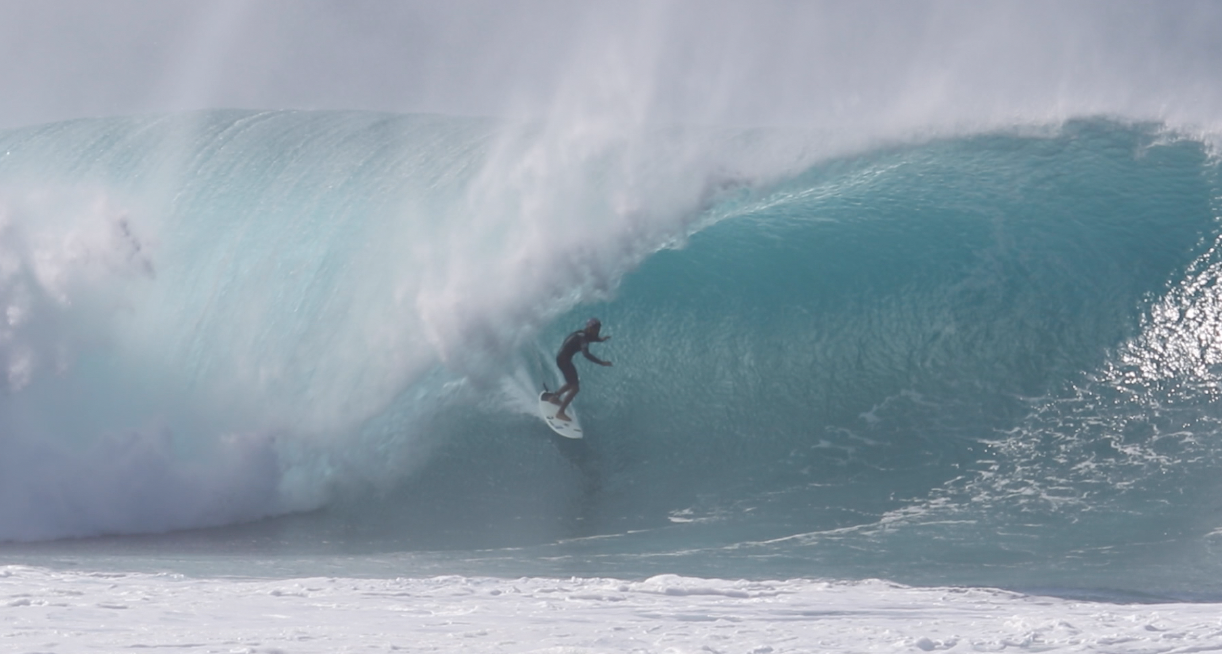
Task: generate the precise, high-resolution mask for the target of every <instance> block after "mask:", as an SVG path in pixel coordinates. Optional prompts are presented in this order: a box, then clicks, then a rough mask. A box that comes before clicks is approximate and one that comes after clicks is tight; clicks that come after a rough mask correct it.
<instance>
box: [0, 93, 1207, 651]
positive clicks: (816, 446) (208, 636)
mask: <svg viewBox="0 0 1222 654" xmlns="http://www.w3.org/2000/svg"><path fill="white" fill-rule="evenodd" d="M587 127H589V129H585V130H582V131H579V133H575V132H557V131H553V130H549V128H548V126H546V125H540V124H532V123H521V124H520V123H509V122H503V121H494V120H488V119H476V118H460V117H447V116H430V115H387V114H372V113H355V112H295V111H273V112H246V111H209V112H201V113H190V114H176V115H168V116H157V117H131V118H106V119H88V120H76V121H71V122H65V123H56V124H50V125H42V126H35V127H26V128H21V129H14V130H8V131H5V132H0V304H2V305H3V307H4V311H5V313H4V320H3V322H2V323H0V364H2V365H3V372H4V374H3V375H2V376H0V430H2V433H0V557H3V563H5V564H8V565H7V567H2V568H0V586H2V587H3V590H0V606H3V607H4V609H3V613H0V629H5V630H7V635H8V636H12V637H18V638H21V639H22V640H18V641H13V642H18V643H20V644H21V646H23V647H25V648H26V649H25V650H22V651H79V650H80V649H81V648H83V647H89V646H93V647H98V648H101V649H117V648H121V647H131V646H136V645H141V646H144V647H152V648H154V649H156V648H162V647H165V648H169V647H171V646H172V645H173V643H174V642H177V641H178V640H185V641H190V642H193V643H196V645H195V647H196V651H357V650H360V651H367V650H368V649H371V648H372V649H375V650H377V649H378V648H381V649H380V650H379V651H385V650H388V649H389V648H391V647H392V646H393V647H400V646H401V647H403V648H404V649H409V650H410V649H412V647H419V648H421V649H422V651H423V649H427V647H426V645H428V647H433V648H434V649H443V650H445V649H451V650H454V651H457V650H459V649H464V648H466V649H473V650H478V651H535V650H541V649H546V648H549V647H550V648H552V649H550V650H547V651H630V650H634V649H635V650H638V651H666V650H667V648H671V650H673V651H700V648H701V647H705V648H706V649H708V648H711V651H758V652H765V651H774V652H776V651H811V650H817V649H825V650H837V651H897V650H898V651H906V650H912V649H916V650H932V649H944V650H954V649H960V650H962V651H968V650H980V649H986V650H989V651H995V650H1000V649H1007V648H1018V649H1040V650H1047V649H1063V650H1072V651H1125V652H1127V651H1143V652H1144V651H1174V648H1175V647H1183V648H1192V647H1196V648H1202V647H1205V648H1207V647H1215V646H1218V645H1219V644H1220V643H1222V623H1219V622H1218V619H1217V618H1216V617H1214V616H1216V613H1217V611H1216V608H1217V603H1218V602H1222V581H1219V580H1220V579H1222V574H1220V573H1222V558H1220V557H1219V552H1218V548H1219V547H1222V503H1220V502H1219V499H1218V497H1219V490H1220V489H1219V486H1220V485H1222V481H1220V480H1219V477H1218V474H1217V470H1218V466H1219V464H1220V463H1222V461H1220V458H1222V414H1220V413H1219V411H1218V409H1217V408H1216V407H1217V405H1216V404H1215V400H1216V399H1217V397H1218V395H1219V393H1222V385H1220V382H1222V377H1220V375H1222V295H1220V294H1222V287H1220V285H1219V282H1220V281H1222V251H1219V239H1220V238H1222V226H1220V225H1219V217H1220V215H1222V214H1220V212H1222V177H1220V174H1219V173H1220V172H1222V171H1220V170H1219V163H1218V158H1217V154H1216V151H1215V149H1214V139H1213V137H1212V136H1211V135H1210V134H1201V133H1192V132H1188V131H1185V130H1182V129H1173V128H1171V127H1169V126H1167V125H1163V124H1158V123H1141V122H1126V121H1122V120H1118V119H1114V118H1094V117H1091V118H1080V119H1073V120H1066V121H1062V122H1057V123H1052V124H1016V125H1010V126H1000V127H993V128H989V129H987V130H986V129H977V130H969V131H962V132H947V133H941V134H934V135H926V136H923V137H921V138H913V139H909V140H902V141H886V142H882V141H879V142H862V143H855V144H852V145H851V147H850V146H849V145H845V144H843V143H839V144H838V145H837V146H836V147H835V148H832V147H829V146H828V144H829V143H838V142H837V141H835V139H834V138H831V137H830V136H829V135H828V134H823V133H819V132H818V131H801V130H793V129H780V128H778V129H730V128H716V129H714V128H700V127H690V126H689V127H656V128H648V129H639V130H634V131H627V132H624V131H619V130H606V131H600V130H599V129H597V127H598V126H593V127H590V126H587ZM625 134H628V136H625ZM590 316H598V317H599V318H601V319H602V322H603V325H604V333H605V334H608V335H610V336H611V337H612V339H611V340H610V341H608V342H606V343H603V344H599V345H596V346H594V350H595V352H596V353H597V354H598V355H599V356H600V357H602V358H606V359H610V360H611V361H613V362H614V366H613V367H611V368H601V367H597V366H594V365H592V364H588V362H584V361H582V360H580V359H578V361H577V365H578V368H579V370H580V372H581V374H582V392H581V394H580V395H579V396H578V399H577V400H576V402H575V404H574V406H575V407H576V410H577V412H578V414H579V416H580V418H581V421H582V423H583V426H584V428H585V432H586V435H587V437H586V438H585V439H584V440H582V441H563V440H561V439H558V438H557V437H555V436H554V435H553V434H552V433H551V432H550V430H548V429H547V427H546V426H545V425H544V424H543V423H542V421H540V420H539V419H538V418H537V417H536V416H534V415H533V406H534V397H535V395H536V394H537V392H538V390H539V389H540V388H541V387H542V385H543V384H555V383H556V376H557V375H556V371H555V369H554V365H553V364H552V357H553V355H554V352H555V349H556V348H557V347H558V345H559V343H560V341H561V340H562V339H563V338H564V336H565V335H566V334H567V333H568V332H570V331H572V330H574V329H577V328H578V327H580V326H581V325H582V324H584V322H585V320H586V319H587V318H588V317H590ZM286 589H287V590H286ZM294 598H295V599H294ZM489 598H496V599H495V601H493V600H492V599H489ZM286 602H298V604H297V605H296V608H293V607H292V606H290V604H286ZM325 606H329V607H331V608H332V609H334V611H335V612H333V613H321V614H319V615H317V616H315V617H309V616H311V615H313V614H312V613H311V612H312V611H316V610H321V609H320V608H319V607H325ZM120 609H125V610H127V612H126V613H125V614H124V615H127V616H135V619H134V624H135V625H136V626H134V627H133V626H130V624H129V626H128V627H115V628H114V629H110V630H107V629H105V628H102V629H101V630H100V631H99V630H93V629H92V628H87V627H85V626H84V625H87V624H92V623H93V622H96V621H99V620H100V621H102V622H106V620H105V619H103V618H104V617H105V616H107V615H110V614H111V613H113V612H114V611H116V610H120ZM534 611H543V613H542V614H540V615H539V616H536V615H535V614H534V613H533V612H534ZM285 612H287V613H286V615H288V616H289V618H292V619H293V620H295V621H296V622H297V623H298V625H299V628H298V631H297V632H291V630H288V629H287V628H286V629H283V630H281V629H276V630H273V629H272V628H271V627H269V626H268V623H267V622H266V621H265V620H264V618H260V617H258V616H267V615H272V614H275V615H281V614H282V613H285ZM413 612H415V613H413ZM544 614H546V615H548V616H550V618H548V619H544V618H542V617H540V616H541V615H544ZM184 615H195V616H197V617H199V616H212V618H215V619H216V620H217V621H219V622H217V624H218V625H223V628H219V627H218V628H217V629H215V630H213V629H211V628H209V629H204V628H201V627H199V623H198V622H189V621H186V619H185V618H183V616H184ZM459 615H463V616H466V618H464V619H457V618H454V616H459ZM218 616H219V617H218ZM328 616H329V617H328ZM362 616H363V617H362ZM388 616H394V617H395V619H400V620H405V622H400V623H398V626H397V627H390V626H386V625H388V624H394V623H393V622H381V621H385V620H390V617H388ZM412 616H415V617H412ZM444 616H450V617H449V618H446V619H445V620H442V619H441V618H442V617H444ZM591 616H601V617H598V618H594V617H591ZM212 618H209V619H212ZM833 618H835V619H833ZM306 620H312V621H313V622H312V623H311V624H312V625H313V626H311V627H309V628H306V627H301V626H300V624H302V623H303V621H306ZM597 620H604V621H611V622H608V623H607V624H612V623H614V624H620V625H621V627H620V631H618V632H616V633H611V632H610V631H607V629H611V628H610V627H606V628H605V629H604V627H602V626H597V625H599V624H603V623H600V622H597ZM341 624H342V625H347V626H340V625H341ZM310 629H313V630H314V631H313V632H310V633H306V632H308V631H310ZM302 630H304V631H302ZM659 630H660V631H659ZM373 632H376V633H373ZM425 632H427V633H429V634H432V636H430V638H431V637H435V638H437V639H438V640H436V641H435V642H434V641H431V640H427V639H425V638H424V636H423V635H421V634H422V633H425ZM655 633H657V634H670V635H669V636H666V637H663V636H661V635H659V636H657V637H653V636H647V634H655ZM294 634H295V635H294ZM377 634H381V635H382V636H384V637H379V636H378V635H377ZM408 634H412V635H408ZM413 638H417V639H418V640H413ZM464 638H465V639H466V640H464ZM396 639H398V640H396ZM719 639H720V640H719ZM429 643H431V644H429ZM464 643H466V645H463V644H464ZM242 648H245V649H242ZM1185 651H1187V650H1185Z"/></svg>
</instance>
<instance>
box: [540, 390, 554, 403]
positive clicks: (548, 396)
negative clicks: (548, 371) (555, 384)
mask: <svg viewBox="0 0 1222 654" xmlns="http://www.w3.org/2000/svg"><path fill="white" fill-rule="evenodd" d="M555 397H556V394H555V393H548V392H546V391H544V393H543V397H542V398H541V399H542V400H543V401H544V402H553V401H555Z"/></svg>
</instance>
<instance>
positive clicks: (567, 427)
mask: <svg viewBox="0 0 1222 654" xmlns="http://www.w3.org/2000/svg"><path fill="white" fill-rule="evenodd" d="M544 395H547V391H544V392H542V393H539V417H540V418H543V422H546V423H547V426H548V427H551V428H552V431H554V432H556V433H557V434H560V435H561V436H563V437H565V438H581V424H580V423H578V422H577V414H576V413H573V408H572V407H569V410H568V411H566V412H565V413H567V414H568V416H569V417H570V418H572V420H560V419H558V418H557V417H556V412H557V411H559V410H560V407H559V406H557V405H555V404H552V403H551V402H548V401H547V400H545V399H543V396H544Z"/></svg>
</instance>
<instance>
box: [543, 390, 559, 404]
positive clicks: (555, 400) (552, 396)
mask: <svg viewBox="0 0 1222 654" xmlns="http://www.w3.org/2000/svg"><path fill="white" fill-rule="evenodd" d="M543 399H545V400H547V401H548V402H551V403H552V404H555V405H556V406H560V396H559V395H556V394H555V393H548V395H547V397H545V398H543Z"/></svg>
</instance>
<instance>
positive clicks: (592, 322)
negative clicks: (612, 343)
mask: <svg viewBox="0 0 1222 654" xmlns="http://www.w3.org/2000/svg"><path fill="white" fill-rule="evenodd" d="M602 328H603V324H602V323H601V322H599V321H598V318H590V319H589V320H587V321H586V333H587V334H589V335H590V336H598V330H600V329H602Z"/></svg>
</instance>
